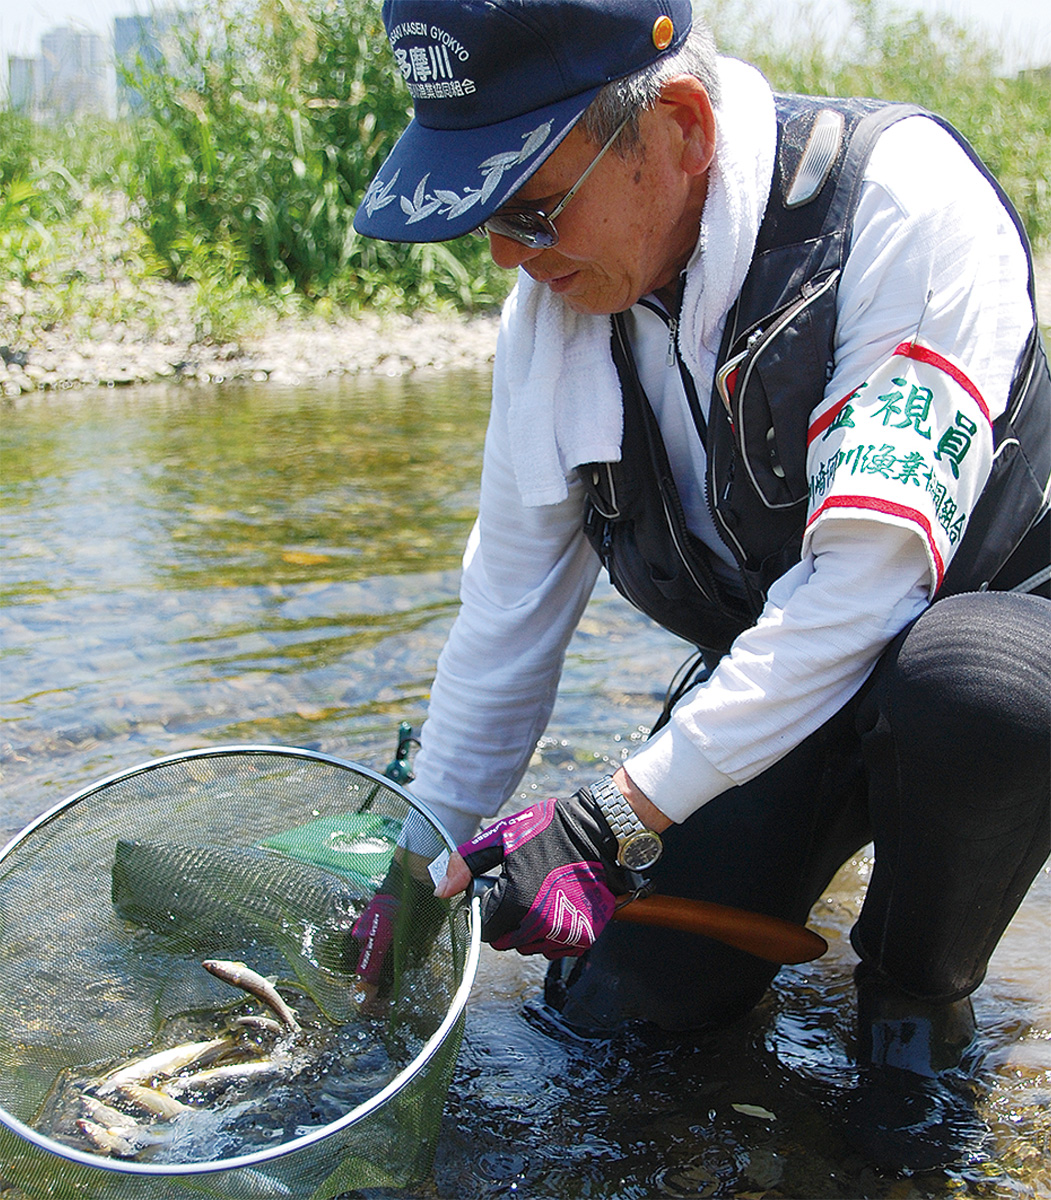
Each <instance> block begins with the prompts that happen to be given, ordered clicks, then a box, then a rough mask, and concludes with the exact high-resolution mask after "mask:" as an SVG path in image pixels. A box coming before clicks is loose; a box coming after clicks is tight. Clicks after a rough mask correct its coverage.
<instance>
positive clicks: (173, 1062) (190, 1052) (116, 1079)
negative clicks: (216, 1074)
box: [96, 1038, 233, 1096]
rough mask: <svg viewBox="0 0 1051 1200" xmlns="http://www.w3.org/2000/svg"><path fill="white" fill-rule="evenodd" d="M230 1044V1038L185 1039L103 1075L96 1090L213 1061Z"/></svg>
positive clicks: (107, 1090) (105, 1093)
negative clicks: (183, 1041) (200, 1040)
mask: <svg viewBox="0 0 1051 1200" xmlns="http://www.w3.org/2000/svg"><path fill="white" fill-rule="evenodd" d="M232 1045H233V1043H232V1042H231V1041H230V1039H229V1038H215V1039H214V1040H212V1041H210V1042H186V1043H185V1044H184V1045H182V1046H172V1047H171V1048H170V1049H168V1050H158V1051H157V1053H156V1054H149V1055H147V1056H146V1057H145V1058H138V1059H135V1060H134V1062H130V1063H127V1064H125V1065H124V1066H123V1067H118V1068H117V1070H115V1071H110V1073H109V1074H108V1075H103V1077H102V1079H101V1081H100V1083H99V1086H98V1088H97V1089H96V1090H97V1092H98V1094H99V1095H100V1096H108V1095H109V1094H110V1093H111V1092H115V1091H117V1090H118V1089H119V1088H122V1087H124V1086H125V1085H126V1084H129V1083H143V1082H144V1081H145V1080H147V1079H154V1078H158V1077H163V1076H167V1075H174V1074H175V1072H176V1071H181V1070H182V1069H183V1068H184V1067H190V1066H195V1065H197V1064H204V1063H208V1062H214V1061H215V1060H216V1059H217V1058H219V1057H220V1056H221V1055H222V1054H224V1053H225V1052H226V1051H227V1050H229V1049H230V1048H231V1046H232Z"/></svg>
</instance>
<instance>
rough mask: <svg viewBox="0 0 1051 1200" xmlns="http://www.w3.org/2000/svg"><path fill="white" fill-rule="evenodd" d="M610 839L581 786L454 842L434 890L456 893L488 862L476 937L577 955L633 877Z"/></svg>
mask: <svg viewBox="0 0 1051 1200" xmlns="http://www.w3.org/2000/svg"><path fill="white" fill-rule="evenodd" d="M616 852H617V843H616V839H615V838H614V837H613V835H612V833H611V832H610V829H609V826H608V825H607V824H606V822H605V820H604V819H603V817H602V816H601V814H600V813H599V811H598V809H597V807H596V806H595V804H594V802H593V801H592V800H591V798H590V796H589V795H588V793H587V792H586V791H582V792H578V793H577V794H576V795H575V796H573V797H571V798H570V799H568V800H545V801H541V802H539V803H537V804H534V805H532V806H531V807H529V808H527V809H525V810H523V811H522V812H519V813H515V814H514V816H510V817H505V818H504V819H503V820H502V821H497V823H496V824H495V825H492V826H490V827H489V828H488V829H486V830H483V831H482V832H481V833H479V834H478V835H477V836H475V837H474V838H472V839H471V840H470V841H469V842H465V843H464V844H463V845H462V846H460V848H459V854H457V855H454V856H453V857H452V858H451V859H450V862H449V866H448V868H447V870H446V874H445V878H444V879H443V880H442V881H441V883H440V884H439V885H438V887H437V889H436V892H435V894H436V895H438V896H442V897H448V896H453V895H456V893H457V892H461V891H463V890H464V889H465V888H466V887H467V886H468V885H469V884H470V882H471V877H472V876H473V875H482V874H484V873H485V872H486V871H488V870H491V869H492V868H493V867H496V866H500V867H501V868H502V870H501V872H500V876H499V878H498V879H497V880H496V882H495V883H494V884H493V886H492V888H491V889H490V890H489V891H488V892H487V893H486V895H485V896H484V897H483V899H482V938H483V939H484V940H485V941H487V942H490V943H491V944H492V945H493V947H494V948H495V949H497V950H511V949H514V950H518V952H519V953H520V954H543V955H544V956H545V958H564V957H569V956H579V955H581V954H583V953H584V952H585V951H586V950H587V949H588V948H589V947H590V946H591V945H592V944H593V943H594V941H595V939H596V938H597V937H598V935H599V933H601V931H602V929H603V927H604V926H605V924H606V922H607V921H608V920H609V919H610V917H611V916H612V915H613V910H614V908H615V907H616V901H615V899H614V896H615V895H616V894H620V893H625V892H629V891H631V890H632V888H633V886H634V884H633V881H632V877H631V876H630V875H629V873H628V872H626V871H624V870H623V869H622V868H620V867H618V866H617V865H616Z"/></svg>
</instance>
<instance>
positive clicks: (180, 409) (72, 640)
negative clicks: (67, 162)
mask: <svg viewBox="0 0 1051 1200" xmlns="http://www.w3.org/2000/svg"><path fill="white" fill-rule="evenodd" d="M486 408H487V379H486V377H485V375H484V374H482V373H478V374H471V373H468V374H445V375H436V376H432V377H427V376H419V375H417V376H410V377H406V378H402V379H394V380H383V379H374V378H370V379H367V380H351V381H346V382H342V383H339V384H338V385H330V386H326V387H325V388H312V387H311V388H307V387H300V388H296V389H290V390H282V389H279V388H276V387H274V386H272V385H271V386H267V385H264V386H258V385H256V386H240V385H224V386H220V387H216V388H211V389H208V388H188V387H170V388H143V389H136V390H127V391H125V390H111V391H97V392H90V393H79V392H70V393H56V394H49V395H42V396H39V395H38V396H34V397H32V399H31V400H29V401H18V402H6V407H5V408H4V410H3V413H2V416H3V431H2V438H3V441H2V459H0V467H2V497H3V511H2V587H3V599H4V602H3V611H2V615H0V621H2V625H0V628H2V639H3V640H2V651H3V658H2V680H0V687H2V691H0V703H2V707H0V719H2V727H0V743H2V752H3V792H2V797H3V804H2V811H0V844H2V843H3V842H5V841H6V840H7V839H8V837H10V836H11V835H13V834H14V833H15V832H16V831H17V830H18V829H20V828H21V827H22V826H24V825H25V824H27V823H28V822H29V821H30V820H31V819H32V818H34V817H35V816H36V815H38V814H39V813H40V812H42V811H44V810H46V809H48V808H50V807H51V806H53V805H54V804H56V803H58V802H59V801H60V800H62V799H63V798H65V797H66V796H68V795H70V794H72V793H73V792H74V791H76V790H78V789H79V788H81V787H83V786H85V785H86V784H88V783H90V782H92V781H94V780H96V779H99V778H101V777H104V776H106V775H108V774H111V773H113V772H115V771H118V770H120V769H122V768H125V767H130V766H133V765H135V764H137V763H139V762H142V761H144V760H147V759H149V758H152V757H154V756H156V755H161V754H169V753H172V752H175V751H178V750H183V749H189V748H195V747H203V746H208V745H219V744H225V743H248V742H250V743H268V744H271V743H272V744H283V745H295V746H306V747H309V748H313V749H318V750H322V751H325V752H327V753H332V754H335V755H338V756H339V757H342V758H346V759H351V760H354V761H357V762H361V763H364V764H366V765H368V766H371V767H374V768H376V769H378V770H382V769H383V767H384V766H385V765H386V763H387V762H388V761H389V760H390V758H391V757H392V753H393V750H394V746H395V739H396V736H397V729H398V725H399V723H400V722H401V721H408V722H411V723H412V724H413V725H414V726H416V727H417V728H418V726H419V724H420V723H421V721H422V719H423V717H424V715H425V713H426V702H427V689H428V686H429V681H430V679H431V677H432V674H433V670H434V664H435V660H436V658H437V654H438V652H439V650H440V648H441V645H442V642H443V640H444V637H445V634H446V632H447V630H448V628H449V625H450V623H451V621H452V619H453V616H454V614H455V610H456V589H457V580H458V574H457V572H458V564H459V556H460V553H461V549H462V545H463V543H464V541H465V539H466V536H467V533H468V531H469V529H470V525H471V521H472V519H473V512H474V505H475V498H476V493H477V477H478V471H479V466H480V461H481V448H482V439H483V435H484V426H485V414H486ZM687 650H688V648H687V647H686V646H685V645H684V644H683V643H681V642H679V641H678V640H677V639H675V638H673V637H671V636H670V635H668V634H666V633H664V632H662V631H660V630H658V629H656V628H654V627H652V626H651V625H650V624H649V623H648V622H646V621H645V620H644V619H643V618H641V617H640V616H638V615H637V614H636V613H634V612H633V611H632V610H631V609H630V608H629V607H628V606H626V605H625V604H624V603H623V602H622V601H621V600H620V599H619V598H618V597H616V596H615V595H614V594H613V593H612V591H611V590H610V589H609V588H608V587H607V586H605V585H600V586H599V588H598V590H597V591H596V594H595V597H594V599H593V600H592V603H591V605H590V607H589V609H588V611H587V613H586V615H585V618H584V620H583V621H582V623H581V626H580V629H579V631H578V633H577V635H576V637H575V639H574V641H573V643H572V645H571V647H570V652H569V656H568V659H567V665H566V671H565V675H564V679H563V685H562V689H561V693H560V698H559V702H558V704H557V706H556V710H555V714H554V717H553V719H552V723H551V726H550V728H549V730H548V732H547V734H546V736H545V738H544V739H543V741H542V742H541V743H540V745H539V747H538V749H537V753H536V755H535V756H534V759H533V763H532V765H531V767H530V769H529V772H528V774H527V776H526V779H525V780H524V782H523V785H522V789H521V793H520V795H519V797H517V798H516V799H515V800H514V801H513V802H512V806H521V802H522V800H524V799H526V798H529V797H532V796H533V795H535V794H537V793H541V794H545V795H546V794H556V793H559V792H562V793H564V792H566V791H569V790H572V789H573V788H574V787H576V786H578V781H579V780H580V779H581V778H588V777H590V776H592V775H594V774H595V773H597V771H598V770H600V769H603V768H606V767H608V765H609V764H611V763H615V762H618V761H619V760H620V759H621V758H623V757H624V756H625V755H626V754H627V753H628V752H629V751H630V749H631V747H632V745H633V744H634V743H635V742H637V741H638V740H639V739H640V738H641V737H643V736H644V734H645V730H646V728H647V726H648V724H649V722H650V721H651V720H652V719H653V717H654V715H655V713H656V711H657V710H658V709H659V706H660V701H661V698H662V697H663V692H664V688H665V686H666V684H667V682H668V680H669V679H670V677H671V675H672V674H673V673H674V671H675V669H676V668H677V667H678V666H679V664H680V663H681V661H682V660H683V658H684V657H685V656H686V653H687ZM869 865H870V863H869V860H868V859H867V858H866V857H865V856H864V855H862V856H860V857H859V858H858V859H857V860H855V861H853V862H851V863H848V864H846V865H845V866H844V868H843V870H841V872H840V874H839V875H838V876H837V878H836V880H835V881H834V883H833V885H832V888H831V889H830V891H829V893H828V895H827V896H826V897H825V898H824V899H823V900H822V902H821V903H820V904H819V905H818V906H817V908H816V909H815V912H814V914H813V916H812V921H811V923H812V925H813V926H814V927H815V928H817V929H818V930H819V931H820V932H821V933H822V934H823V935H824V936H825V937H826V938H827V939H828V941H829V943H830V950H829V953H828V954H827V955H826V956H825V957H824V958H822V959H820V960H818V961H817V962H815V963H810V964H807V965H805V966H799V967H791V968H785V969H784V970H783V971H782V972H781V974H780V975H779V976H778V979H777V980H776V981H775V984H774V987H773V988H772V989H771V991H770V993H769V994H768V996H767V998H766V1000H765V1001H764V1003H763V1004H762V1005H761V1006H760V1008H759V1009H758V1010H757V1011H756V1012H755V1013H753V1014H752V1015H751V1016H750V1017H749V1018H748V1019H747V1020H745V1021H743V1022H741V1023H739V1024H738V1025H736V1026H735V1027H734V1028H733V1029H731V1030H728V1031H725V1032H723V1033H720V1034H717V1035H709V1036H708V1037H705V1038H702V1039H697V1040H695V1041H692V1042H690V1043H688V1044H678V1045H673V1046H672V1045H665V1044H654V1043H652V1042H647V1041H644V1040H640V1039H619V1040H613V1041H607V1042H598V1043H583V1042H579V1041H577V1040H575V1039H574V1038H572V1037H571V1036H569V1035H567V1034H565V1033H563V1032H561V1031H559V1030H558V1029H557V1028H555V1027H553V1026H551V1025H550V1024H549V1023H547V1022H546V1021H545V1020H544V1019H543V1012H542V1010H541V1009H540V1008H539V1006H538V1004H537V995H538V992H539V989H540V984H541V981H542V976H543V965H544V964H543V963H537V962H534V961H532V960H527V959H522V958H520V957H518V956H516V955H499V954H496V953H495V952H492V951H490V950H489V949H488V948H483V956H482V962H481V966H480V970H479V974H478V979H477V983H476V986H475V989H474V992H473V994H472V998H471V1002H470V1006H469V1010H468V1022H467V1031H466V1037H465V1041H464V1046H463V1049H462V1051H461V1054H460V1059H459V1064H458V1067H457V1071H456V1075H455V1077H454V1080H453V1085H452V1088H451V1090H450V1093H449V1098H448V1102H447V1105H446V1110H445V1116H444V1120H443V1125H442V1133H441V1137H440V1140H439V1144H438V1150H437V1156H436V1162H435V1168H434V1174H433V1178H432V1179H431V1180H430V1181H429V1182H428V1183H427V1184H426V1185H425V1186H424V1187H423V1189H422V1190H419V1189H418V1190H417V1191H415V1192H414V1193H413V1195H414V1196H417V1195H419V1196H427V1197H441V1198H443V1200H444V1198H450V1200H453V1198H455V1200H474V1198H476V1197H477V1198H483V1197H484V1198H488V1197H499V1196H526V1197H544V1198H547V1197H550V1198H552V1200H571V1198H573V1200H575V1198H577V1197H602V1198H605V1200H648V1198H649V1197H664V1196H670V1197H701V1196H736V1197H740V1198H741V1200H745V1198H753V1197H846V1198H854V1197H942V1196H945V1197H950V1196H951V1197H956V1196H983V1197H985V1196H990V1197H992V1196H996V1197H999V1196H1005V1197H1008V1196H1010V1197H1025V1196H1051V1117H1049V1107H1051V1106H1049V1101H1051V995H1049V980H1051V955H1049V939H1048V916H1049V913H1051V875H1049V873H1048V870H1047V868H1045V870H1044V872H1043V873H1042V874H1041V876H1040V877H1039V879H1038V880H1037V883H1036V884H1035V885H1034V888H1033V890H1032V891H1031V893H1030V895H1029V897H1028V898H1027V900H1026V902H1025V904H1024V905H1023V908H1022V909H1021V911H1020V912H1019V914H1018V916H1017V917H1016V919H1015V921H1014V922H1013V924H1012V926H1011V927H1010V929H1009V930H1008V933H1007V935H1006V936H1005V938H1004V940H1003V942H1002V943H1001V946H1000V948H999V949H998V951H997V954H996V956H995V958H994V960H993V965H992V969H991V971H990V974H989V978H988V979H987V981H986V983H985V984H984V985H983V987H982V988H981V989H980V990H979V992H978V993H977V994H976V997H975V1007H976V1010H977V1014H978V1019H979V1023H980V1026H981V1031H982V1032H981V1041H980V1050H981V1052H982V1053H981V1058H980V1061H979V1062H978V1064H977V1065H976V1067H975V1068H974V1071H973V1081H972V1085H971V1088H970V1090H971V1092H972V1093H973V1096H974V1104H975V1109H976V1112H977V1114H978V1116H979V1117H980V1119H981V1121H982V1122H984V1124H985V1126H986V1127H987V1128H988V1131H989V1135H988V1137H987V1138H986V1139H985V1141H984V1143H983V1144H982V1146H981V1147H980V1148H976V1149H975V1150H974V1151H973V1153H972V1154H971V1155H970V1158H969V1160H968V1161H965V1162H962V1163H960V1164H957V1165H956V1166H954V1167H952V1168H951V1169H944V1170H937V1171H926V1172H913V1173H907V1172H894V1171H888V1170H883V1169H878V1168H876V1167H874V1166H873V1165H871V1164H870V1163H869V1162H868V1161H866V1159H865V1158H864V1157H863V1156H862V1155H861V1154H859V1153H858V1152H857V1151H856V1150H854V1149H853V1148H852V1144H851V1142H850V1141H848V1140H847V1138H846V1137H845V1136H844V1133H843V1130H842V1129H841V1123H840V1121H839V1120H838V1117H839V1114H840V1111H841V1110H842V1108H843V1106H844V1103H845V1101H846V1100H847V1099H849V1097H850V1095H851V1090H852V1088H853V1087H854V1083H855V1080H854V1071H853V1069H852V1066H851V1060H850V1049H849V1047H850V1037H851V1019H852V1006H853V989H852V986H851V982H850V973H851V970H852V967H853V962H854V960H853V957H852V953H851V950H850V947H849V943H848V941H847V936H848V933H849V929H850V926H851V923H852V921H853V919H854V917H855V916H856V914H857V911H858V908H859V905H860V901H861V897H862V895H863V890H864V884H865V879H866V875H867V871H868V868H869ZM3 1191H4V1184H3V1172H2V1164H0V1194H3ZM361 1194H362V1195H364V1194H365V1193H361ZM383 1194H384V1195H389V1194H390V1193H383Z"/></svg>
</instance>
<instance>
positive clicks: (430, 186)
mask: <svg viewBox="0 0 1051 1200" xmlns="http://www.w3.org/2000/svg"><path fill="white" fill-rule="evenodd" d="M599 91H601V88H598V87H596V88H592V89H590V90H589V91H586V92H581V93H580V94H579V95H576V96H570V97H568V98H567V99H565V100H560V101H559V102H558V103H557V104H552V105H549V106H548V107H547V108H543V109H539V110H537V111H536V112H530V113H524V114H523V115H522V116H519V117H512V118H511V119H510V120H508V121H502V122H500V123H499V124H498V125H485V126H482V127H481V128H479V129H428V128H427V127H426V126H423V125H421V124H420V123H419V122H418V121H416V120H413V121H412V123H411V124H410V125H409V127H408V129H406V130H405V132H404V133H403V134H402V135H401V137H400V138H399V139H398V142H397V144H396V145H395V147H394V149H393V150H392V151H391V153H390V156H389V157H388V158H387V161H386V162H385V163H384V164H383V166H382V167H381V168H380V170H379V172H378V173H377V175H376V177H375V179H373V181H372V183H370V184H369V187H368V190H367V191H366V192H365V195H364V197H363V198H362V201H361V205H360V207H359V208H358V211H357V213H356V214H355V216H354V228H355V229H356V230H357V231H358V233H361V234H364V235H365V236H366V237H372V238H381V239H382V240H383V241H387V242H444V241H448V240H449V239H450V238H457V237H462V236H463V234H465V233H470V232H471V230H472V229H477V228H478V226H479V225H481V224H482V223H483V222H484V221H485V220H487V219H488V218H489V217H491V216H492V214H493V213H494V212H496V210H497V209H498V208H500V207H501V205H503V204H506V203H507V201H508V200H509V199H510V197H511V196H513V195H514V193H515V192H517V191H518V189H519V188H520V187H521V186H522V185H523V184H524V183H525V181H526V180H527V179H528V178H529V177H530V175H532V174H533V172H534V171H535V170H536V169H537V168H538V167H539V166H540V164H541V163H542V162H543V161H544V160H545V159H546V158H547V157H548V155H549V154H551V152H552V151H553V150H554V149H555V147H556V146H558V144H559V143H560V142H561V141H562V139H563V138H564V137H565V136H566V134H567V133H568V132H569V131H570V130H571V129H572V128H573V126H574V125H575V124H576V123H577V121H578V120H579V119H580V117H581V116H582V114H583V112H584V110H585V109H586V108H587V106H588V105H589V104H590V103H591V101H592V100H593V99H594V98H595V97H596V96H597V95H598V93H599Z"/></svg>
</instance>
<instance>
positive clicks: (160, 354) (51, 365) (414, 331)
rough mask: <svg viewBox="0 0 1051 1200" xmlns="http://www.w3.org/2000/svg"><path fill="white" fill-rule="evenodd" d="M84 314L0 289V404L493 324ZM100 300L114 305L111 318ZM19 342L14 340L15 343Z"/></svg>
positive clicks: (158, 310)
mask: <svg viewBox="0 0 1051 1200" xmlns="http://www.w3.org/2000/svg"><path fill="white" fill-rule="evenodd" d="M93 274H94V278H89V279H88V281H87V283H86V284H85V285H84V286H85V292H84V294H85V301H86V302H85V305H84V310H83V311H72V312H70V313H68V314H66V315H65V316H63V317H60V318H59V319H57V320H56V319H54V317H53V315H52V314H53V311H54V306H53V304H50V305H49V304H48V303H45V302H43V297H42V296H41V294H39V293H38V292H37V291H36V289H33V288H24V287H21V286H20V285H18V284H15V283H8V284H7V285H6V286H5V287H4V288H3V289H2V290H0V309H4V310H6V313H0V315H2V316H4V317H5V318H6V319H5V320H4V322H3V328H4V329H5V330H6V339H7V344H2V343H3V340H4V339H3V338H0V395H3V396H6V397H17V396H23V395H29V394H32V393H34V392H41V391H58V390H65V389H70V388H95V387H121V386H130V385H132V384H140V383H153V382H160V381H165V380H167V381H176V380H179V381H185V382H187V383H193V382H202V383H215V382H223V381H231V380H251V381H253V382H255V383H265V382H271V383H275V384H281V385H285V386H293V385H295V384H297V383H304V382H308V381H317V380H321V379H326V378H334V377H338V376H343V375H360V374H378V375H403V374H406V373H407V372H412V371H436V370H439V371H440V370H449V369H456V368H461V369H463V368H468V369H469V368H480V367H485V366H486V365H487V364H489V363H491V362H492V358H493V353H494V351H495V347H496V334H497V326H498V316H497V315H496V314H489V315H486V316H482V317H474V318H465V317H454V316H437V315H433V314H421V315H417V316H413V317H409V316H405V315H390V316H383V317H380V316H377V315H375V314H372V313H367V312H366V313H363V314H360V315H357V316H354V317H350V316H339V315H337V316H333V317H329V318H324V317H321V316H318V315H316V314H314V315H309V316H303V315H281V316H277V315H274V314H272V313H269V314H268V313H266V312H265V311H264V310H262V309H259V310H258V311H256V312H254V313H253V314H252V315H251V316H250V317H249V318H247V319H246V321H245V326H246V331H245V332H243V333H240V334H239V335H238V336H236V337H230V338H228V339H227V340H220V339H217V338H213V337H209V336H207V335H205V336H202V331H201V319H200V315H199V306H198V304H197V298H196V297H195V292H194V289H195V287H196V285H192V284H191V285H179V284H172V283H168V282H165V281H163V280H160V279H156V278H148V279H146V280H139V281H138V282H137V283H136V284H134V285H133V284H131V283H130V282H129V280H128V279H127V278H123V277H121V276H120V275H119V274H115V273H114V272H113V270H112V268H111V269H110V270H109V271H107V272H97V273H93ZM100 293H105V294H107V295H112V296H114V297H117V298H118V299H119V303H116V304H112V305H110V306H109V307H110V308H111V309H112V310H113V311H114V312H115V313H116V314H117V315H116V316H113V317H109V318H107V315H106V306H104V305H101V304H100V303H99V296H100ZM1037 302H1038V307H1039V311H1040V314H1041V317H1042V324H1043V326H1044V329H1045V333H1046V331H1047V330H1048V328H1049V322H1051V251H1045V252H1044V253H1043V254H1042V255H1041V256H1040V257H1039V258H1038V261H1037ZM12 331H13V332H12Z"/></svg>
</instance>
